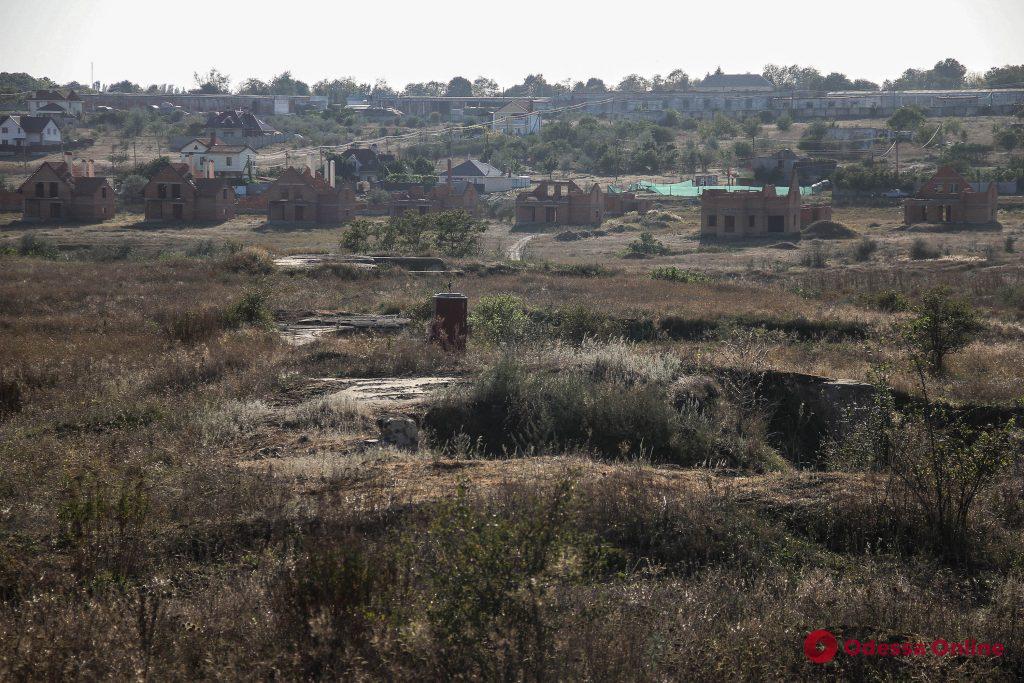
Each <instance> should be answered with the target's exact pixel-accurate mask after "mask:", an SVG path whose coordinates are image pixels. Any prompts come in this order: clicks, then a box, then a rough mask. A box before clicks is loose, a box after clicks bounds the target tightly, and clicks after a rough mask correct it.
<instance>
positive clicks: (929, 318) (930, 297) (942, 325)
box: [904, 287, 982, 374]
mask: <svg viewBox="0 0 1024 683" xmlns="http://www.w3.org/2000/svg"><path fill="white" fill-rule="evenodd" d="M914 312H915V313H916V316H915V317H914V319H913V320H911V321H910V322H909V323H908V324H907V326H906V327H905V329H904V340H905V341H906V343H907V344H908V346H909V348H910V350H911V352H912V354H913V355H914V357H915V358H916V359H917V360H919V361H920V362H921V363H922V364H923V365H925V366H926V367H927V368H928V369H929V370H930V371H931V372H932V373H934V374H940V373H941V372H942V371H943V369H944V367H945V360H946V356H948V355H949V354H951V353H953V352H955V351H958V350H960V349H962V348H964V347H965V346H967V345H968V344H970V343H971V342H972V341H974V338H975V337H976V336H977V334H978V333H979V332H980V331H981V329H982V324H981V321H980V320H979V319H978V316H977V314H976V313H975V312H974V310H973V309H972V308H971V306H970V304H968V303H967V302H966V301H964V300H963V299H959V298H956V297H954V296H953V295H952V293H951V292H950V290H949V289H946V288H941V287H940V288H937V289H933V290H931V291H930V292H928V293H927V294H925V295H924V296H923V297H922V298H921V302H920V303H918V304H917V305H916V306H914Z"/></svg>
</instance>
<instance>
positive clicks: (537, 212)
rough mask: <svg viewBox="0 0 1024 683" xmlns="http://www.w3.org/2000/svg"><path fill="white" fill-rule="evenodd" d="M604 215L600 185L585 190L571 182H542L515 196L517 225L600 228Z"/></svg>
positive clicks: (595, 184)
mask: <svg viewBox="0 0 1024 683" xmlns="http://www.w3.org/2000/svg"><path fill="white" fill-rule="evenodd" d="M604 216H605V203H604V196H603V194H602V193H601V186H600V185H598V184H597V183H594V185H593V186H592V187H591V188H590V190H587V191H584V190H583V189H581V188H580V186H579V185H577V184H576V183H574V182H573V181H571V180H542V181H541V183H540V184H539V185H538V186H537V187H536V188H534V189H533V190H531V191H530V192H520V193H519V194H518V195H517V196H516V225H600V224H601V223H602V222H603V221H604Z"/></svg>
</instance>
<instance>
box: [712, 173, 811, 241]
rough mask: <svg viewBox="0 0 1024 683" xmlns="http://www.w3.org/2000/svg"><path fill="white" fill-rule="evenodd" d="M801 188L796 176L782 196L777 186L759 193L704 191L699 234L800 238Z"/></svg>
mask: <svg viewBox="0 0 1024 683" xmlns="http://www.w3.org/2000/svg"><path fill="white" fill-rule="evenodd" d="M800 227H801V205H800V185H799V184H798V179H797V177H796V174H794V175H793V180H792V182H791V183H790V185H789V192H787V193H786V194H784V195H779V193H778V192H777V191H776V189H775V186H774V185H765V186H764V187H762V188H761V189H760V190H739V191H735V192H730V191H729V190H704V191H703V192H702V193H701V195H700V235H701V237H714V238H724V239H735V238H744V237H781V236H784V235H794V234H795V235H799V234H800Z"/></svg>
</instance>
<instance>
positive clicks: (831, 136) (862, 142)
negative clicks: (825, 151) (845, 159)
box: [824, 126, 893, 152]
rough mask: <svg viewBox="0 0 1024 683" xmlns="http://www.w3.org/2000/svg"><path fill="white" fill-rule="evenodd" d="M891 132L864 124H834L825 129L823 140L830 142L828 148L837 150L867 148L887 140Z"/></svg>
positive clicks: (861, 149)
mask: <svg viewBox="0 0 1024 683" xmlns="http://www.w3.org/2000/svg"><path fill="white" fill-rule="evenodd" d="M892 135H893V132H892V131H889V130H886V129H882V128H869V127H866V126H835V127H831V128H828V129H827V130H826V131H825V137H824V140H825V141H826V142H829V143H832V144H830V145H829V148H830V149H833V150H836V151H837V152H857V151H865V150H869V149H871V148H872V147H874V146H875V143H877V142H879V141H887V140H889V138H890V137H892Z"/></svg>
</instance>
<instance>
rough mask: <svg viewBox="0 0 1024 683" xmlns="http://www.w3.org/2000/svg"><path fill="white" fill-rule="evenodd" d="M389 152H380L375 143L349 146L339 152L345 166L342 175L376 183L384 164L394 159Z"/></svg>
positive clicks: (381, 173)
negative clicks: (364, 145)
mask: <svg viewBox="0 0 1024 683" xmlns="http://www.w3.org/2000/svg"><path fill="white" fill-rule="evenodd" d="M394 159H395V158H394V156H392V155H390V154H380V153H379V152H378V151H377V145H372V146H371V147H368V148H367V147H350V148H348V149H346V150H345V151H344V152H342V153H341V163H342V164H343V165H344V166H345V167H346V172H345V173H343V175H348V176H349V177H352V178H355V179H356V180H359V181H362V182H368V183H376V182H378V181H379V180H380V178H381V176H382V175H383V171H384V165H385V164H387V163H388V162H390V161H394Z"/></svg>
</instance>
